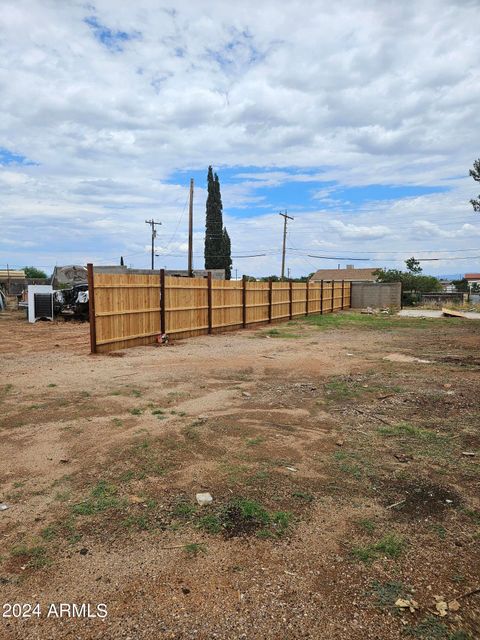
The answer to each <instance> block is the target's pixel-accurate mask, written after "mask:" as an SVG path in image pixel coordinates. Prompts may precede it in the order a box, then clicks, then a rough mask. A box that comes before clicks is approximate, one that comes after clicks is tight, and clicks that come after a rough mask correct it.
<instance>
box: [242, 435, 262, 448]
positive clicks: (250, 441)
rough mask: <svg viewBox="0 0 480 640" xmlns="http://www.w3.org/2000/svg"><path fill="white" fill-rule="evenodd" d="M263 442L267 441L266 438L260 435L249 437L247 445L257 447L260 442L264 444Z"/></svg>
mask: <svg viewBox="0 0 480 640" xmlns="http://www.w3.org/2000/svg"><path fill="white" fill-rule="evenodd" d="M262 442H265V439H264V438H262V437H260V436H258V437H257V438H247V440H246V442H245V444H246V445H247V447H255V446H256V445H258V444H262Z"/></svg>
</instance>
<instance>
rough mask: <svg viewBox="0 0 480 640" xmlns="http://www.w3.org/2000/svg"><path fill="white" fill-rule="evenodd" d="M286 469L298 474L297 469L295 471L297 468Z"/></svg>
mask: <svg viewBox="0 0 480 640" xmlns="http://www.w3.org/2000/svg"><path fill="white" fill-rule="evenodd" d="M285 469H288V470H289V471H293V472H295V473H296V472H297V469H295V467H285Z"/></svg>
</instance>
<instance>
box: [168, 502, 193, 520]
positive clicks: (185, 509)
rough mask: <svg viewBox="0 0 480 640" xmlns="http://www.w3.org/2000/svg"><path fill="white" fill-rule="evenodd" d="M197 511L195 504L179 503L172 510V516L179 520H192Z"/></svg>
mask: <svg viewBox="0 0 480 640" xmlns="http://www.w3.org/2000/svg"><path fill="white" fill-rule="evenodd" d="M195 511H196V508H195V506H194V505H193V504H190V503H189V502H179V503H178V504H177V505H175V507H174V508H173V509H172V515H173V516H175V517H177V518H191V517H192V516H193V515H194V513H195Z"/></svg>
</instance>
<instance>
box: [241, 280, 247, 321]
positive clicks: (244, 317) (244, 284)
mask: <svg viewBox="0 0 480 640" xmlns="http://www.w3.org/2000/svg"><path fill="white" fill-rule="evenodd" d="M242 324H243V328H244V329H245V327H246V326H247V278H246V276H243V278H242Z"/></svg>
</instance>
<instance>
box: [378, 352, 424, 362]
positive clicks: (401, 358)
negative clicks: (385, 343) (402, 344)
mask: <svg viewBox="0 0 480 640" xmlns="http://www.w3.org/2000/svg"><path fill="white" fill-rule="evenodd" d="M383 360H388V361H389V362H420V363H422V364H432V360H424V359H423V358H415V357H414V356H408V355H407V354H405V353H389V354H388V356H384V358H383Z"/></svg>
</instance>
